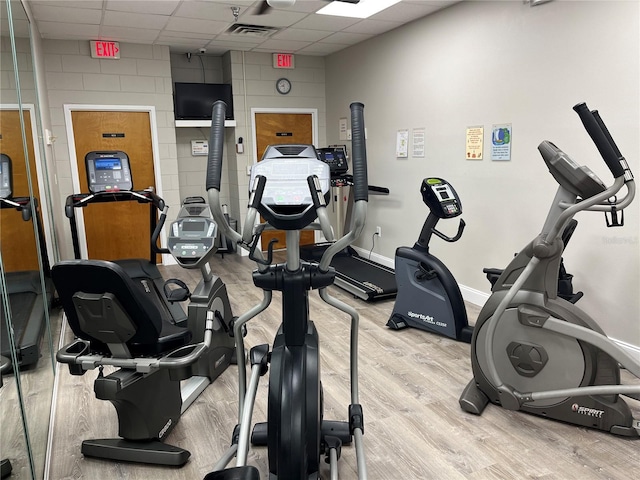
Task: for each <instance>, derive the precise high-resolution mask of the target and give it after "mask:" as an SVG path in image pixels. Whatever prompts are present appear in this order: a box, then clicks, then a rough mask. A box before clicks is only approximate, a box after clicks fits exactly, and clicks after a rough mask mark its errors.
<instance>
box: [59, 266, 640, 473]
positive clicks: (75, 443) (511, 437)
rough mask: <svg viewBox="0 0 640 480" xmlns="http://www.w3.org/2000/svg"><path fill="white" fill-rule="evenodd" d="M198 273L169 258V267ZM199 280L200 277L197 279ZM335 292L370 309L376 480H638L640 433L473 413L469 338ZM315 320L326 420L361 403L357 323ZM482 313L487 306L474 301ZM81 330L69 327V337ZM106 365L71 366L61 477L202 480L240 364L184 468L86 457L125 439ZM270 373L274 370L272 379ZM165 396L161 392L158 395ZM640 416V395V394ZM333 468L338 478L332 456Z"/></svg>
mask: <svg viewBox="0 0 640 480" xmlns="http://www.w3.org/2000/svg"><path fill="white" fill-rule="evenodd" d="M253 265H254V264H252V263H251V262H250V261H249V260H248V259H246V258H241V257H239V256H237V255H227V256H225V257H224V259H220V258H219V257H217V258H216V259H215V260H214V266H215V267H216V268H215V270H214V271H215V272H216V273H217V274H218V275H219V276H220V277H221V278H222V279H223V280H224V282H225V283H226V284H227V288H228V291H229V296H230V300H231V304H232V307H233V310H234V314H235V315H238V314H240V313H242V312H244V311H246V310H247V309H248V308H250V307H252V306H253V305H255V304H256V303H258V302H259V301H260V300H261V298H262V296H261V292H260V291H259V290H258V289H257V288H255V287H254V286H253V283H252V281H251V271H252V269H253ZM189 273H190V272H186V271H184V270H182V269H180V268H179V267H165V270H164V275H165V277H168V276H178V277H181V278H183V279H187V278H188V276H189ZM192 278H196V277H195V276H193V277H192ZM331 289H332V290H331V293H332V295H334V296H336V297H337V298H339V299H341V300H343V301H345V302H347V303H349V304H351V305H354V306H355V307H356V308H357V309H358V311H359V312H360V319H361V323H360V382H359V386H360V402H361V404H362V405H363V409H364V415H365V436H364V440H365V452H366V459H367V468H368V474H369V478H370V479H390V480H400V479H403V480H405V479H428V478H429V479H430V478H433V479H462V478H467V479H477V480H480V479H487V480H489V479H516V478H517V479H520V478H531V479H562V478H566V479H576V478H579V479H581V480H588V479H620V480H622V479H629V478H633V477H634V476H636V475H637V472H638V466H639V465H640V440H636V441H634V440H627V439H623V438H617V437H614V436H612V435H609V434H606V433H601V432H597V431H593V430H587V429H584V428H578V427H575V426H572V425H565V424H561V423H558V422H553V421H549V420H545V419H543V418H538V417H534V416H531V415H526V414H523V413H518V412H509V411H506V410H503V409H500V408H498V407H495V406H491V405H490V406H488V407H487V409H486V410H485V412H484V414H483V415H482V416H474V415H470V414H467V413H464V412H462V411H461V410H460V408H459V406H458V397H459V395H460V393H461V391H462V389H463V388H464V386H465V385H466V384H467V382H468V381H469V379H470V378H471V367H470V361H469V348H470V347H469V345H467V344H462V343H458V342H455V341H452V340H448V339H445V338H441V337H438V336H436V335H433V334H429V333H426V332H422V331H418V330H415V329H407V330H403V331H391V330H389V329H387V327H385V323H386V321H387V319H388V317H389V315H390V313H391V310H392V308H393V301H383V302H380V303H373V304H367V303H364V302H362V301H360V300H357V299H354V298H352V297H351V295H349V294H346V293H345V292H343V291H342V290H339V289H338V288H335V287H331ZM310 297H311V306H310V310H311V317H312V319H313V320H314V321H315V323H316V325H317V327H318V330H319V333H320V339H321V358H322V382H323V386H324V399H325V418H327V419H340V420H346V415H347V405H348V404H349V383H348V356H347V355H348V353H347V352H348V350H347V349H348V342H349V334H348V332H349V325H348V324H349V321H348V317H347V316H346V315H343V314H341V313H339V312H337V311H336V310H334V309H332V308H331V307H329V306H327V305H326V304H324V302H322V301H321V300H320V299H319V297H318V295H317V293H316V292H312V293H311V295H310ZM279 300H280V296H279V295H278V294H274V301H273V303H272V305H271V307H270V309H268V310H267V312H265V313H263V314H261V315H260V316H259V317H258V318H256V319H254V320H252V321H251V322H250V324H249V333H248V335H247V337H246V345H248V346H253V345H257V344H259V343H271V341H272V339H273V335H274V333H275V331H276V328H277V325H278V324H279V321H280V311H281V310H280V305H279ZM468 309H469V310H470V317H471V319H474V318H475V316H476V315H477V313H478V309H477V308H476V307H473V306H470V305H469V306H468ZM68 335H69V332H67V336H68ZM95 375H96V372H89V373H87V374H86V375H84V376H82V377H77V376H71V375H69V374H68V372H67V370H66V367H63V368H61V370H60V383H59V390H58V396H57V402H58V405H57V414H56V417H55V427H54V435H53V446H52V449H53V450H52V452H51V453H52V455H51V459H52V461H51V465H50V477H49V478H51V479H53V480H67V479H90V480H94V479H100V480H110V479H113V480H120V479H126V480H149V479H154V480H164V479H177V480H180V479H199V478H202V477H203V476H204V475H205V474H206V473H208V472H209V471H210V469H211V466H212V465H213V464H214V463H215V462H216V461H217V459H218V458H219V457H220V456H221V455H222V453H223V452H224V451H225V450H226V449H227V447H228V445H229V441H230V437H231V432H232V429H233V427H234V425H235V424H236V420H237V419H236V415H237V385H236V382H237V371H235V367H233V366H232V367H230V368H229V369H227V371H226V372H225V373H223V374H222V375H221V377H220V378H219V379H218V380H216V382H214V383H213V384H212V385H210V386H209V387H208V388H207V389H206V390H205V391H204V393H203V394H202V395H201V396H200V397H199V398H198V399H197V400H196V402H195V403H194V404H193V405H192V406H191V407H190V408H189V410H187V412H186V413H185V414H184V415H183V417H182V418H181V420H180V422H179V424H178V425H177V426H176V428H175V429H174V430H173V432H172V433H171V434H170V436H169V438H168V443H171V444H174V445H178V446H180V447H183V448H186V449H188V450H190V451H191V454H192V456H191V458H190V460H189V462H188V463H187V464H186V465H185V466H184V467H182V468H180V469H176V468H167V467H155V466H145V465H136V464H122V463H120V464H118V463H113V462H108V461H103V460H96V459H90V458H83V456H82V454H81V453H80V443H81V441H82V440H83V439H88V438H99V437H109V436H113V437H115V436H117V422H116V416H115V410H114V409H113V407H112V406H111V405H110V404H109V403H108V402H104V401H98V400H96V399H95V398H94V394H93V388H92V387H93V380H94V378H95ZM263 380H265V379H263ZM266 398H267V382H266V381H263V382H262V383H261V385H260V387H259V390H258V396H257V404H256V410H255V412H254V416H253V421H254V422H256V421H264V420H266V415H265V408H266ZM158 400H159V401H161V399H158ZM630 403H632V407H633V408H634V411H635V414H636V416H640V402H630ZM249 463H250V464H253V465H256V466H257V467H258V469H259V470H260V472H261V475H262V478H267V476H266V473H267V463H266V449H265V448H256V449H252V451H251V453H250V456H249ZM355 465H356V460H355V451H354V448H353V447H345V448H343V451H342V458H341V460H340V478H342V479H355V478H357V475H356V467H355ZM321 473H322V476H323V478H324V479H328V478H329V474H328V469H327V468H326V465H324V463H323V470H322V472H321Z"/></svg>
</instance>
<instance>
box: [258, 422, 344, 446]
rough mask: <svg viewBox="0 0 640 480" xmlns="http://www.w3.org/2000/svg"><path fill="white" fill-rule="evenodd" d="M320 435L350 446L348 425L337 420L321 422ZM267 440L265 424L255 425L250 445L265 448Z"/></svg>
mask: <svg viewBox="0 0 640 480" xmlns="http://www.w3.org/2000/svg"><path fill="white" fill-rule="evenodd" d="M321 435H322V438H323V439H324V438H325V437H328V436H331V437H337V438H339V439H340V442H341V443H342V445H350V444H351V440H352V437H351V432H350V428H349V423H347V422H340V421H337V420H323V421H322V434H321ZM267 439H268V434H267V422H261V423H256V424H255V425H254V427H253V432H252V434H251V445H254V446H256V447H265V446H266V445H267Z"/></svg>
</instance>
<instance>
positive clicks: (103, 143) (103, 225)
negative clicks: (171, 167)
mask: <svg viewBox="0 0 640 480" xmlns="http://www.w3.org/2000/svg"><path fill="white" fill-rule="evenodd" d="M71 118H72V121H73V135H74V143H75V147H76V160H77V165H78V175H79V177H80V191H81V192H82V193H87V192H88V191H89V190H88V184H87V169H86V165H85V155H86V154H87V153H89V152H91V151H95V150H98V151H101V150H122V151H123V152H125V153H126V154H127V155H128V156H129V162H130V164H131V178H132V180H133V189H134V190H144V189H145V188H148V187H153V188H155V173H154V168H153V150H152V145H151V122H150V118H149V112H97V111H74V112H72V113H71ZM76 213H77V212H76ZM83 213H84V229H85V235H86V239H87V252H88V258H92V259H101V260H119V259H123V258H149V245H150V242H151V231H150V225H149V204H141V203H138V202H135V201H133V202H131V201H126V202H110V203H94V204H91V205H88V206H87V207H85V208H84V210H83Z"/></svg>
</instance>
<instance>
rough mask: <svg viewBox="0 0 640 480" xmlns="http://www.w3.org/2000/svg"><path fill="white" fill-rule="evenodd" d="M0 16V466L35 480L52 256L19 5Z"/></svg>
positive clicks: (44, 417)
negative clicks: (1, 365)
mask: <svg viewBox="0 0 640 480" xmlns="http://www.w3.org/2000/svg"><path fill="white" fill-rule="evenodd" d="M0 11H1V14H0V19H1V22H2V24H1V25H0V33H1V37H0V51H1V52H2V55H1V61H0V74H1V75H2V77H1V82H0V88H1V90H0V94H1V97H0V154H2V155H0V205H1V206H2V208H1V209H0V284H1V286H2V296H1V298H0V305H1V307H2V308H1V313H2V319H1V320H2V323H1V326H2V337H1V346H2V352H1V355H2V357H4V359H6V360H4V359H3V361H4V363H5V372H4V373H3V374H2V377H3V378H2V380H3V386H2V388H1V389H0V422H2V428H1V429H0V435H1V437H0V459H2V460H5V459H6V460H8V461H10V462H11V469H12V470H13V473H12V476H13V478H32V479H40V478H43V477H44V468H45V456H46V448H47V436H48V429H49V416H50V411H51V399H52V393H53V379H54V372H55V362H54V356H53V353H54V350H53V342H52V335H51V328H50V325H51V321H50V315H49V306H50V304H51V298H52V294H53V289H52V288H51V287H50V281H49V278H48V270H49V262H50V261H53V260H54V258H51V257H50V256H51V255H55V252H54V251H53V248H51V247H50V248H49V254H48V253H47V245H48V244H50V243H51V241H52V237H51V236H50V235H47V234H46V232H47V231H53V229H52V219H51V218H50V215H49V213H50V208H48V204H47V199H48V193H47V192H48V184H47V181H46V179H47V174H46V163H45V162H44V159H43V158H42V154H43V152H44V146H43V145H42V144H41V139H42V138H43V136H42V134H41V133H40V134H39V130H40V129H41V123H40V121H39V112H38V109H37V106H38V97H37V91H36V81H35V78H34V68H33V58H32V55H31V51H32V50H31V39H30V28H29V21H28V18H27V15H26V13H25V10H24V8H23V6H22V3H21V2H20V1H19V0H9V1H7V0H2V1H1V2H0ZM55 316H58V315H55ZM7 361H8V362H9V363H10V364H9V365H8V366H7ZM3 467H4V468H5V469H8V463H4V464H3Z"/></svg>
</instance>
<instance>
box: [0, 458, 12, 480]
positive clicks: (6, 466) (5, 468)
mask: <svg viewBox="0 0 640 480" xmlns="http://www.w3.org/2000/svg"><path fill="white" fill-rule="evenodd" d="M12 470H13V467H12V466H11V461H9V459H8V458H5V459H3V460H2V463H0V478H7V477H8V476H9V475H11V472H12Z"/></svg>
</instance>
